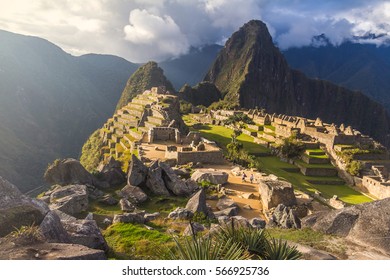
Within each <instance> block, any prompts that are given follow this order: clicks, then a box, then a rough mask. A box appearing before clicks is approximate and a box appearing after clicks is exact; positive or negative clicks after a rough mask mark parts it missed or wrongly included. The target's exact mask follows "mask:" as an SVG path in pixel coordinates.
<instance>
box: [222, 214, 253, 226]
mask: <svg viewBox="0 0 390 280" xmlns="http://www.w3.org/2000/svg"><path fill="white" fill-rule="evenodd" d="M218 222H219V224H220V225H221V226H225V227H229V226H232V223H234V226H235V227H244V228H250V227H252V226H251V224H250V223H249V221H248V219H246V218H244V217H242V216H232V217H227V216H221V217H218Z"/></svg>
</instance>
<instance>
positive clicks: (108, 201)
mask: <svg viewBox="0 0 390 280" xmlns="http://www.w3.org/2000/svg"><path fill="white" fill-rule="evenodd" d="M99 202H100V203H102V204H105V205H108V206H113V205H117V204H118V200H117V199H116V198H115V197H113V196H112V195H111V194H106V195H104V196H103V197H102V198H100V199H99Z"/></svg>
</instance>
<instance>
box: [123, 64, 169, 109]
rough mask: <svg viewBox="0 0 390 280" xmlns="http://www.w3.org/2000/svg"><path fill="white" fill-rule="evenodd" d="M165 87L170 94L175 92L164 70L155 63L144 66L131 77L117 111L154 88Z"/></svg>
mask: <svg viewBox="0 0 390 280" xmlns="http://www.w3.org/2000/svg"><path fill="white" fill-rule="evenodd" d="M158 86H165V88H166V90H167V91H169V92H175V89H174V88H173V86H172V84H171V82H170V81H169V80H168V79H167V78H166V77H165V75H164V71H163V69H161V68H160V67H159V66H158V64H157V63H156V62H154V61H149V62H148V63H146V64H144V65H142V66H141V67H139V68H138V69H137V71H135V72H134V74H133V75H131V76H130V78H129V80H128V81H127V84H126V86H125V88H124V90H123V92H122V95H121V98H120V99H119V102H118V105H117V106H116V110H118V109H120V108H122V107H123V106H125V105H126V104H127V103H129V102H130V101H131V100H132V99H133V98H134V97H135V96H137V95H138V94H140V93H143V92H144V91H145V90H147V89H150V88H152V87H158Z"/></svg>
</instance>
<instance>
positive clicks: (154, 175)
mask: <svg viewBox="0 0 390 280" xmlns="http://www.w3.org/2000/svg"><path fill="white" fill-rule="evenodd" d="M146 187H147V188H148V189H149V190H150V191H151V192H152V193H154V194H155V195H162V196H169V195H170V194H169V191H168V190H167V188H166V187H165V183H164V180H163V179H162V168H161V167H160V166H159V165H158V162H157V161H155V162H154V163H152V165H151V166H150V167H149V171H148V175H147V176H146Z"/></svg>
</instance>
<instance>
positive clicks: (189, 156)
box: [165, 151, 224, 164]
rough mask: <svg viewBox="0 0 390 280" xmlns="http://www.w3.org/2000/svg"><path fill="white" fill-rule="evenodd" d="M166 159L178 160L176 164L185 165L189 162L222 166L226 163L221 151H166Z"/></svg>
mask: <svg viewBox="0 0 390 280" xmlns="http://www.w3.org/2000/svg"><path fill="white" fill-rule="evenodd" d="M165 158H167V159H176V164H185V163H188V162H201V163H210V164H221V163H223V162H224V159H223V155H222V152H221V151H188V152H181V151H166V152H165Z"/></svg>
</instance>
